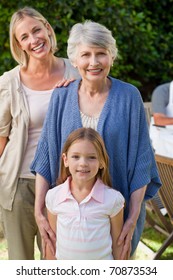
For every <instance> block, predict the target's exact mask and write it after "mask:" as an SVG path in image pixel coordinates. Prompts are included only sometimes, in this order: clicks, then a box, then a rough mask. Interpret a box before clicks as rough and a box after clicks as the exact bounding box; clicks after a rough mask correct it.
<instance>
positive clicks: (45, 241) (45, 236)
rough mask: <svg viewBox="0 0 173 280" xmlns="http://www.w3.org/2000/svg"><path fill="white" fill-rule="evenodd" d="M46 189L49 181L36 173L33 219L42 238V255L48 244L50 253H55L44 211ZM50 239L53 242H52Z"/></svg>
mask: <svg viewBox="0 0 173 280" xmlns="http://www.w3.org/2000/svg"><path fill="white" fill-rule="evenodd" d="M48 189H49V183H48V182H47V181H46V179H45V178H44V177H42V176H41V175H40V174H38V173H37V175H36V185H35V219H36V222H37V225H38V228H39V231H40V234H41V238H42V249H43V257H44V256H45V248H46V246H49V248H50V250H51V251H52V254H53V255H55V247H54V244H55V240H56V236H55V233H54V231H53V230H52V229H51V227H50V225H49V222H48V220H47V218H46V212H45V210H46V209H45V197H46V193H47V191H48ZM51 240H53V241H54V242H53V243H52V242H51Z"/></svg>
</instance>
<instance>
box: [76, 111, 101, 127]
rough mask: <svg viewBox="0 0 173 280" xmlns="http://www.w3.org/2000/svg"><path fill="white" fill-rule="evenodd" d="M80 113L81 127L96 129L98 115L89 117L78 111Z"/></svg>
mask: <svg viewBox="0 0 173 280" xmlns="http://www.w3.org/2000/svg"><path fill="white" fill-rule="evenodd" d="M80 115H81V120H82V126H83V127H91V128H92V129H95V130H97V125H98V121H99V116H98V117H90V116H87V115H85V114H84V113H82V112H81V111H80Z"/></svg>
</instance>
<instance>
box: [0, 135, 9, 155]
mask: <svg viewBox="0 0 173 280" xmlns="http://www.w3.org/2000/svg"><path fill="white" fill-rule="evenodd" d="M7 142H8V137H2V136H0V156H2V153H3V151H4V149H5V146H6V144H7Z"/></svg>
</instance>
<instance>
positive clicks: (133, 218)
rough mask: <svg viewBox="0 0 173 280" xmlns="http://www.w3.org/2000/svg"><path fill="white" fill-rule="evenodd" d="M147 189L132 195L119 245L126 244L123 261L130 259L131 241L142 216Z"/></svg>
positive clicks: (138, 190) (141, 189) (143, 188)
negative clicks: (142, 205) (126, 258)
mask: <svg viewBox="0 0 173 280" xmlns="http://www.w3.org/2000/svg"><path fill="white" fill-rule="evenodd" d="M146 188H147V186H144V187H142V188H140V189H137V190H136V191H134V192H133V193H132V194H131V197H130V204H129V215H128V218H127V220H126V222H125V223H124V226H123V229H122V232H121V235H120V237H119V240H118V244H119V245H121V244H123V243H124V246H123V251H122V255H121V259H124V258H125V257H126V256H128V258H129V257H130V252H131V240H132V237H133V233H134V230H135V227H136V223H137V220H138V217H139V214H140V210H141V204H142V201H143V199H144V195H145V191H146Z"/></svg>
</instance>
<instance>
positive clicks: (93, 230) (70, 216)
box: [46, 177, 124, 260]
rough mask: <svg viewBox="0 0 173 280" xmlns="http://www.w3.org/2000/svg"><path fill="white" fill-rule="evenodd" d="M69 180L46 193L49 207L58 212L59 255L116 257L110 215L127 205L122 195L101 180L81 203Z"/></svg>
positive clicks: (58, 256)
mask: <svg viewBox="0 0 173 280" xmlns="http://www.w3.org/2000/svg"><path fill="white" fill-rule="evenodd" d="M69 180H70V177H69V178H68V179H67V180H66V181H65V182H64V183H63V184H61V185H59V186H56V187H55V188H53V189H51V190H49V191H48V192H47V195H46V207H47V208H48V210H49V211H50V212H51V213H52V214H54V215H57V233H56V234H57V243H56V258H57V259H59V260H85V259H86V260H94V259H95V260H111V259H113V256H112V238H111V234H110V217H113V216H115V215H117V214H118V212H119V211H120V210H121V209H122V208H123V207H124V198H123V196H122V195H121V193H120V192H118V191H116V190H114V189H112V188H110V187H108V186H106V185H104V184H103V182H102V181H101V180H100V179H98V180H97V181H96V183H95V185H94V187H93V189H92V191H91V192H90V194H89V195H88V196H87V197H86V198H85V199H84V200H83V201H81V202H80V203H78V202H77V201H76V200H75V199H74V197H73V195H72V194H71V191H70V187H69Z"/></svg>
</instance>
